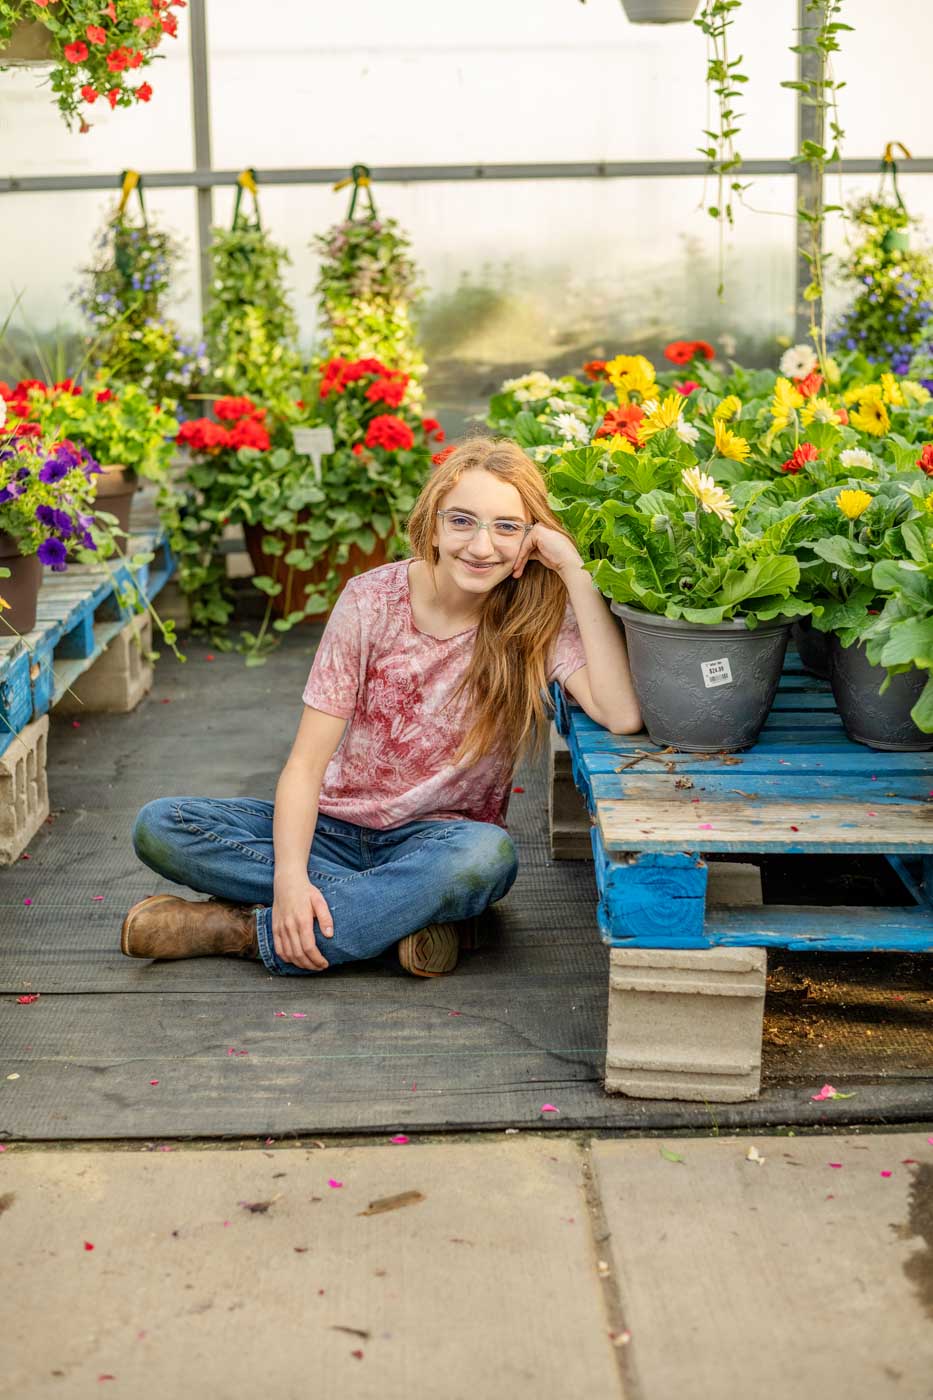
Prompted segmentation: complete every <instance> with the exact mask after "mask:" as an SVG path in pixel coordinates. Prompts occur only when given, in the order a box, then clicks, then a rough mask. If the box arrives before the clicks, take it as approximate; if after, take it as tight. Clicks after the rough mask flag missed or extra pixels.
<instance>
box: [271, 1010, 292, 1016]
mask: <svg viewBox="0 0 933 1400" xmlns="http://www.w3.org/2000/svg"><path fill="white" fill-rule="evenodd" d="M272 1014H273V1016H287V1015H288V1012H287V1011H273V1013H272Z"/></svg>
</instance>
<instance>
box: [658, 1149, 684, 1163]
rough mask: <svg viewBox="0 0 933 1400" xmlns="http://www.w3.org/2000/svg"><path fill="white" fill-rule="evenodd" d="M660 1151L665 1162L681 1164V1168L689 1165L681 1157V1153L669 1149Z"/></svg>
mask: <svg viewBox="0 0 933 1400" xmlns="http://www.w3.org/2000/svg"><path fill="white" fill-rule="evenodd" d="M658 1151H659V1152H660V1154H661V1156H662V1157H663V1158H664V1160H665V1162H680V1164H681V1166H686V1165H687V1163H686V1160H685V1158H683V1157H681V1155H680V1153H679V1152H672V1151H671V1149H670V1148H669V1147H659V1148H658Z"/></svg>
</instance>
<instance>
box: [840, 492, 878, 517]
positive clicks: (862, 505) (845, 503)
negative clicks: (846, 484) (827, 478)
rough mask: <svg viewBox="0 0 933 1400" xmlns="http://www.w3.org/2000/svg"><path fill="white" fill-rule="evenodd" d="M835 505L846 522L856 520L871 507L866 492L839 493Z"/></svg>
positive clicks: (869, 498)
mask: <svg viewBox="0 0 933 1400" xmlns="http://www.w3.org/2000/svg"><path fill="white" fill-rule="evenodd" d="M836 505H837V506H838V507H839V509H840V510H841V511H842V513H843V515H844V516H845V518H846V519H847V520H858V518H859V516H860V515H863V514H864V513H865V511H866V510H867V509H868V507H869V506H870V505H871V496H869V494H868V492H867V491H840V492H839V495H838V496H837V497H836Z"/></svg>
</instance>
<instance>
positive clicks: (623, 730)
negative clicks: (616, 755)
mask: <svg viewBox="0 0 933 1400" xmlns="http://www.w3.org/2000/svg"><path fill="white" fill-rule="evenodd" d="M560 576H561V578H562V579H563V580H564V583H565V584H566V585H567V594H568V596H569V598H570V606H571V607H572V608H573V611H574V616H575V617H576V619H577V626H578V627H579V629H580V636H581V638H582V640H583V650H584V651H585V652H586V665H585V666H583V667H582V668H581V669H580V670H579V671H575V672H574V673H573V675H572V676H569V677H568V678H567V681H566V682H565V685H564V688H565V690H568V691H569V692H570V694H571V695H572V696H573V698H574V700H576V701H577V703H578V704H579V705H582V706H583V708H584V710H585V711H586V713H587V714H588V715H589V717H590V719H595V721H596V723H597V724H601V725H602V726H603V728H604V729H608V730H609V731H610V733H612V734H637V733H639V731H640V730H641V727H642V719H641V710H640V708H639V705H638V698H637V696H636V695H635V687H634V686H633V685H632V673H631V671H630V670H629V664H628V652H627V651H626V647H625V637H624V636H623V633H622V628H621V627H620V626H619V624H618V623H617V622H616V620H615V618H614V617H613V615H612V613H611V612H610V610H609V604H608V603H607V602H606V600H605V598H604V597H603V595H602V594H601V593H599V592H597V590H596V589H595V588H594V587H593V580H592V578H591V577H590V575H589V574H588V573H587V572H586V570H585V569H584V567H583V562H582V560H579V559H578V560H577V563H576V566H573V565H568V566H567V567H566V568H565V569H561V571H560Z"/></svg>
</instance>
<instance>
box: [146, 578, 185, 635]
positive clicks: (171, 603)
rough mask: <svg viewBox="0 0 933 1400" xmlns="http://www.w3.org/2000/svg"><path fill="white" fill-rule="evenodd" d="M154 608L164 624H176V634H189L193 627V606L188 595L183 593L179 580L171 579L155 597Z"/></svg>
mask: <svg viewBox="0 0 933 1400" xmlns="http://www.w3.org/2000/svg"><path fill="white" fill-rule="evenodd" d="M153 606H154V608H155V610H156V612H157V613H158V614H159V617H160V618H162V620H163V622H174V624H175V630H176V632H187V631H188V630H189V629H190V627H191V606H190V604H189V602H188V595H187V594H186V593H182V591H181V585H180V584H179V582H178V580H177V578H170V579H169V581H168V583H166V584H165V586H164V587H163V588H160V589H159V591H158V593H157V594H156V596H155V599H154V602H153Z"/></svg>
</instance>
